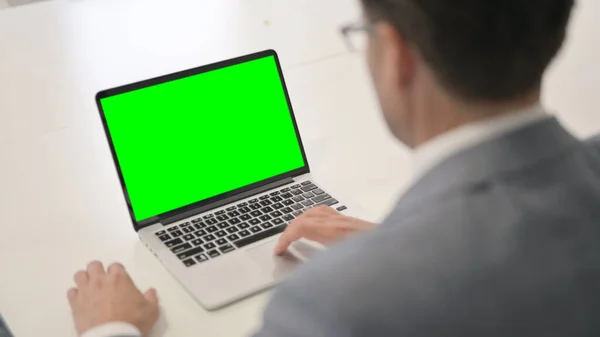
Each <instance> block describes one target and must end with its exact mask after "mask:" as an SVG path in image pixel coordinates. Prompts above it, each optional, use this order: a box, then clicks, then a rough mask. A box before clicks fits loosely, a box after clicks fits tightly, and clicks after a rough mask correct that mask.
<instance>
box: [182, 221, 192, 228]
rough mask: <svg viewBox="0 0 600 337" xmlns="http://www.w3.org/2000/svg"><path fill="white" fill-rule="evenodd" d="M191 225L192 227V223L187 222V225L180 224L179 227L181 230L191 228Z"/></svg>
mask: <svg viewBox="0 0 600 337" xmlns="http://www.w3.org/2000/svg"><path fill="white" fill-rule="evenodd" d="M191 225H192V224H191V223H190V222H189V221H188V222H186V223H182V224H179V227H181V228H185V227H189V226H191Z"/></svg>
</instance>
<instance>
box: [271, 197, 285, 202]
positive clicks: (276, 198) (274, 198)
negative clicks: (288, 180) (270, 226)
mask: <svg viewBox="0 0 600 337" xmlns="http://www.w3.org/2000/svg"><path fill="white" fill-rule="evenodd" d="M281 200H283V198H282V197H273V198H271V201H272V202H280V201H281Z"/></svg>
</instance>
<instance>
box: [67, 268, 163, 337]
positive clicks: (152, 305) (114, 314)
mask: <svg viewBox="0 0 600 337" xmlns="http://www.w3.org/2000/svg"><path fill="white" fill-rule="evenodd" d="M74 279H75V284H77V287H76V288H71V289H69V292H68V294H67V297H68V298H69V303H70V305H71V310H72V312H73V320H74V321H75V329H76V330H77V334H78V335H81V334H83V333H84V332H86V331H88V330H90V329H92V328H94V327H97V326H99V325H102V324H105V323H112V322H122V323H129V324H132V325H134V326H135V327H137V328H138V329H139V330H140V331H141V332H142V335H144V336H145V335H147V334H148V333H149V332H150V330H152V327H153V326H154V324H155V323H156V321H157V320H158V298H157V297H156V290H154V289H150V290H148V291H147V292H146V293H145V294H142V293H141V292H140V291H139V290H138V289H137V288H136V287H135V285H134V284H133V281H132V280H131V278H130V277H129V275H128V274H127V272H126V271H125V268H124V267H123V266H122V265H120V264H118V263H115V264H112V265H111V266H110V267H108V271H105V270H104V266H102V263H100V262H98V261H94V262H92V263H90V264H89V265H88V267H87V270H81V271H78V272H77V273H75V276H74Z"/></svg>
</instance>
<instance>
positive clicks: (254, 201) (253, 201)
mask: <svg viewBox="0 0 600 337" xmlns="http://www.w3.org/2000/svg"><path fill="white" fill-rule="evenodd" d="M248 202H249V203H251V204H254V203H256V202H258V199H252V200H250V201H248Z"/></svg>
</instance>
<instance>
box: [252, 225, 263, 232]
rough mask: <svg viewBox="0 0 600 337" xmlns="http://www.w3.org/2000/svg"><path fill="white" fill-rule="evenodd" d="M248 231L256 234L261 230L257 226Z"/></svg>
mask: <svg viewBox="0 0 600 337" xmlns="http://www.w3.org/2000/svg"><path fill="white" fill-rule="evenodd" d="M250 231H251V232H252V233H258V232H260V231H262V229H261V228H260V227H258V226H254V227H252V228H250Z"/></svg>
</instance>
